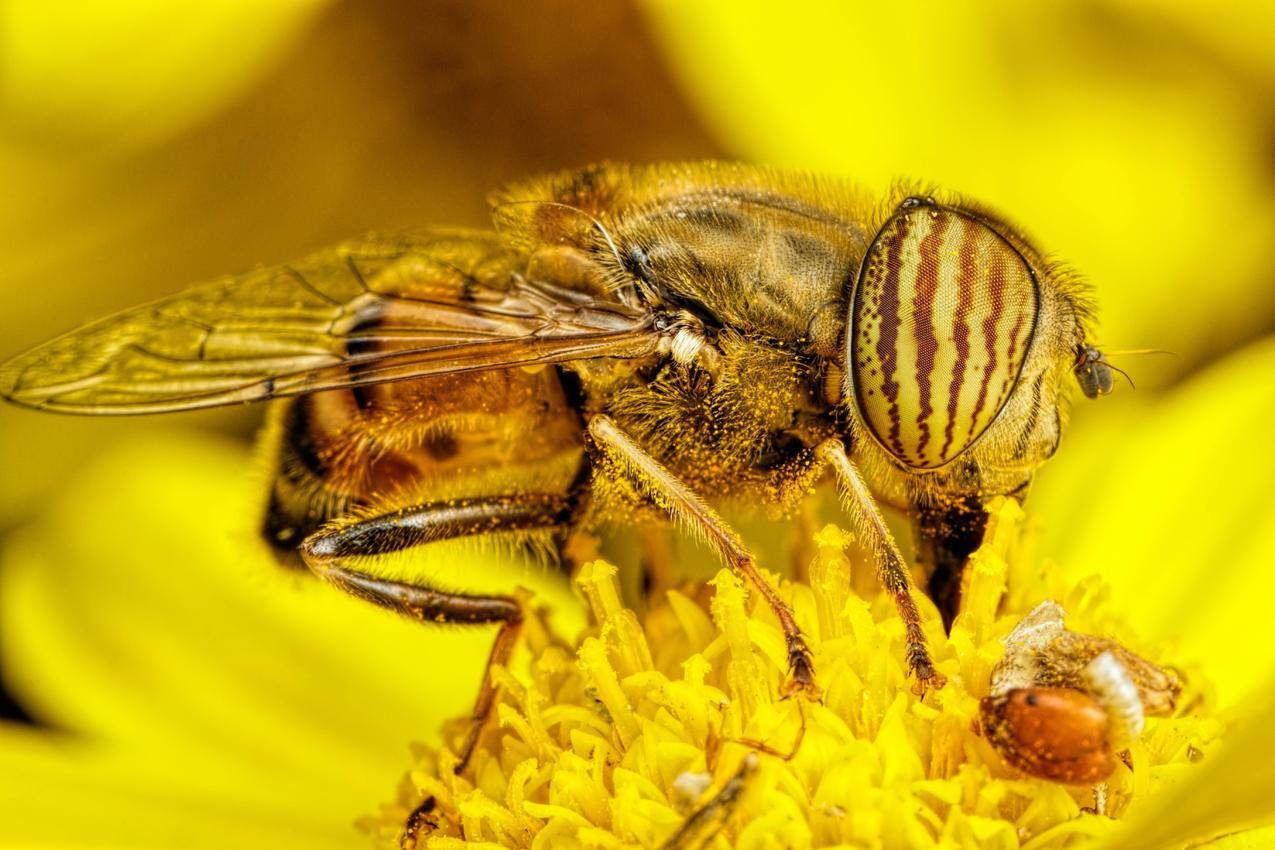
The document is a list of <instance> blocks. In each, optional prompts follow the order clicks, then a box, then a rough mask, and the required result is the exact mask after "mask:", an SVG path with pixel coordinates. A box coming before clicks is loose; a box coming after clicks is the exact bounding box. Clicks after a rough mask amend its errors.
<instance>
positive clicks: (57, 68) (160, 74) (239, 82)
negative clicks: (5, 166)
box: [0, 0, 325, 154]
mask: <svg viewBox="0 0 1275 850" xmlns="http://www.w3.org/2000/svg"><path fill="white" fill-rule="evenodd" d="M324 5H325V3H324V0H276V2H272V3H265V4H263V3H256V2H252V0H220V2H217V3H179V4H174V3H164V2H161V0H140V1H139V0H130V2H127V3H104V2H96V3H74V4H68V3H21V2H18V3H3V4H0V57H3V58H0V81H2V83H0V104H2V105H3V108H4V119H5V124H6V125H7V126H6V130H7V131H8V132H9V133H11V134H16V135H18V136H21V137H26V138H32V137H33V138H34V139H35V140H46V141H47V140H49V139H55V140H58V141H59V142H66V141H67V140H75V141H78V142H80V143H82V144H84V146H85V147H87V148H88V149H89V150H90V151H91V152H93V153H95V154H96V153H101V151H102V149H103V148H119V147H133V146H137V145H141V144H149V143H154V142H157V141H162V140H163V139H165V138H168V137H170V136H172V135H175V134H176V133H178V132H180V131H181V130H183V129H185V128H186V127H188V126H190V125H191V124H194V123H195V122H197V121H199V120H201V119H203V118H206V117H207V116H208V115H209V114H211V113H213V112H215V111H216V110H217V109H219V108H221V107H222V106H224V105H225V104H226V103H228V102H229V101H231V100H232V99H233V98H235V97H236V96H237V95H239V94H240V93H241V92H242V91H243V90H244V89H245V88H246V87H248V86H250V85H251V84H252V83H254V82H255V81H256V80H257V79H258V77H260V76H261V74H262V73H263V72H264V71H266V70H268V69H269V68H270V67H271V65H273V64H274V61H275V60H276V59H277V58H278V57H279V56H280V54H281V53H282V52H283V50H284V49H285V48H286V47H287V46H288V45H289V44H291V43H292V41H293V39H294V38H295V37H296V35H297V34H298V33H299V32H300V31H301V30H302V28H303V26H304V25H305V24H306V23H307V22H308V21H309V20H310V18H311V17H312V16H313V15H314V14H315V13H316V12H318V11H319V10H320V9H322V8H323V6H324Z"/></svg>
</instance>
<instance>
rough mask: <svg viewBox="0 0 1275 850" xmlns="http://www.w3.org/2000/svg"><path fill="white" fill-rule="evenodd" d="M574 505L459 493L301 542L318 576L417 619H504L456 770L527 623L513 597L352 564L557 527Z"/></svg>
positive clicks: (544, 498) (553, 499)
mask: <svg viewBox="0 0 1275 850" xmlns="http://www.w3.org/2000/svg"><path fill="white" fill-rule="evenodd" d="M571 510H572V504H571V500H570V499H569V498H568V497H566V496H553V495H540V494H530V495H516V496H495V497H477V498H468V499H457V500H454V501H450V502H437V503H432V504H424V505H415V506H412V507H407V508H403V509H401V510H396V511H393V512H391V513H386V514H383V515H381V516H376V517H370V518H368V519H363V520H359V521H357V522H353V523H350V524H348V525H337V526H326V527H324V528H322V529H320V530H319V531H317V532H315V533H314V534H312V535H310V536H309V537H307V538H306V539H305V541H304V542H303V543H302V545H301V549H300V552H301V557H302V558H303V559H304V561H305V563H306V565H307V566H309V568H310V569H311V570H312V571H313V572H314V573H315V574H316V575H318V576H319V577H320V578H322V579H323V580H325V581H327V582H328V583H330V584H332V585H334V586H336V587H338V588H340V589H341V590H344V591H345V592H346V593H349V594H351V595H352V596H357V597H359V598H360V599H365V600H367V601H368V602H371V603H373V604H374V605H379V606H380V607H382V608H387V609H389V610H391V611H395V612H397V613H399V614H402V615H404V616H407V617H410V618H412V619H413V620H417V621H419V622H428V623H454V624H465V625H481V624H488V623H491V624H499V625H500V630H499V631H498V632H497V633H496V640H495V642H494V643H493V645H492V649H491V655H490V657H489V658H488V660H487V669H486V671H485V672H484V674H483V683H482V686H481V687H480V689H479V691H478V698H477V700H476V701H475V703H474V711H473V723H472V725H471V727H470V731H469V734H468V735H467V736H466V739H465V743H464V745H463V746H462V748H461V751H460V754H459V756H460V761H459V763H458V764H457V766H456V771H457V772H458V773H459V772H460V771H462V770H464V769H465V766H466V765H467V764H468V763H469V759H470V757H471V756H472V755H473V752H474V748H475V747H476V746H477V744H478V740H479V737H480V736H481V734H482V730H483V727H484V725H485V724H486V721H487V718H488V717H489V716H490V715H491V711H492V708H493V707H494V706H495V704H496V697H497V696H498V693H497V688H496V687H495V685H494V683H493V682H492V677H491V668H492V667H493V666H503V665H504V664H506V663H507V662H508V660H509V655H510V653H511V652H512V651H513V647H514V644H515V642H516V640H517V637H518V631H519V629H520V627H521V626H522V610H521V609H520V608H519V606H518V603H517V601H516V600H515V599H514V598H513V597H512V596H503V595H502V596H490V595H476V594H465V593H455V592H450V591H443V590H439V589H437V588H433V587H430V586H429V585H427V584H424V583H415V582H407V581H397V580H391V579H383V578H378V577H376V576H373V575H369V574H368V573H365V572H361V571H359V570H356V569H354V568H352V567H351V566H349V562H350V561H352V560H355V559H360V558H368V557H375V556H377V555H386V554H390V553H392V552H401V551H403V550H405V549H411V548H414V547H416V546H421V545H425V544H427V543H434V542H437V541H440V540H447V539H452V538H456V537H466V536H471V535H476V534H492V533H498V532H507V531H528V530H534V529H544V528H559V527H561V526H563V525H565V524H566V523H567V522H568V521H569V519H570V515H571Z"/></svg>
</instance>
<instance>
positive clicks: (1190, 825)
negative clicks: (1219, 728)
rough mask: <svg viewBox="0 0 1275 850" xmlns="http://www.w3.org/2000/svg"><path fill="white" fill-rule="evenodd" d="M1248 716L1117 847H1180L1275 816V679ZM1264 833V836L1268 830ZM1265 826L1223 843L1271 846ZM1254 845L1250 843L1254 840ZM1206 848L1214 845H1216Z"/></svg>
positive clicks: (1138, 817) (1134, 822)
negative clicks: (1184, 843) (1190, 841)
mask: <svg viewBox="0 0 1275 850" xmlns="http://www.w3.org/2000/svg"><path fill="white" fill-rule="evenodd" d="M1247 708H1248V709H1249V713H1248V716H1246V717H1245V718H1244V719H1243V720H1241V721H1239V722H1237V724H1236V726H1235V728H1234V729H1232V730H1230V732H1229V733H1228V734H1227V736H1226V738H1225V739H1224V742H1223V744H1222V746H1221V747H1219V748H1218V749H1216V750H1214V751H1213V752H1211V753H1209V755H1208V756H1207V757H1206V758H1205V759H1204V761H1203V763H1202V764H1200V765H1197V766H1196V769H1195V770H1193V771H1191V773H1190V774H1188V778H1187V779H1186V781H1184V782H1182V783H1181V784H1179V785H1175V786H1172V787H1168V788H1166V789H1164V790H1163V791H1161V792H1160V793H1159V794H1157V795H1156V797H1155V798H1154V800H1153V801H1152V803H1151V804H1150V805H1147V806H1145V807H1143V808H1141V809H1139V810H1138V811H1137V813H1136V814H1135V815H1133V816H1131V817H1130V818H1129V820H1128V821H1126V822H1125V823H1123V824H1121V828H1120V829H1119V830H1117V831H1116V832H1114V833H1113V834H1112V836H1111V838H1110V839H1109V843H1105V844H1102V845H1101V846H1102V847H1104V848H1106V847H1111V848H1121V849H1122V850H1124V848H1128V850H1134V848H1144V847H1145V848H1160V847H1171V846H1172V847H1178V846H1181V845H1182V844H1183V842H1185V841H1187V840H1189V839H1196V840H1198V839H1204V838H1208V837H1209V836H1211V835H1218V834H1225V833H1233V832H1236V831H1237V830H1243V829H1249V828H1252V827H1255V826H1259V825H1262V824H1267V823H1270V822H1271V821H1272V820H1275V758H1272V757H1271V754H1272V753H1275V682H1272V683H1271V684H1269V685H1267V686H1266V687H1265V689H1264V690H1263V691H1262V692H1261V693H1259V694H1255V695H1253V696H1251V697H1250V705H1248V706H1247ZM1263 833H1264V834H1263ZM1272 839H1275V833H1272V832H1271V831H1270V830H1262V831H1261V832H1259V833H1258V834H1257V835H1250V836H1249V837H1248V839H1245V840H1241V839H1240V837H1239V836H1235V837H1233V838H1231V839H1227V840H1229V841H1234V842H1235V843H1234V844H1233V845H1228V844H1226V843H1225V842H1223V843H1222V844H1221V846H1222V847H1228V846H1233V847H1236V848H1239V847H1271V846H1275V843H1263V842H1272ZM1250 840H1251V842H1252V843H1245V842H1246V841H1250ZM1206 846H1208V847H1212V846H1213V844H1207V845H1206Z"/></svg>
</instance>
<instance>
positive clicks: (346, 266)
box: [0, 232, 660, 414]
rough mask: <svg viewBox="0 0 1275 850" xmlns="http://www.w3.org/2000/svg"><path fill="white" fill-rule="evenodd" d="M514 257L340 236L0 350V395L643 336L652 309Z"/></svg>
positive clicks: (227, 377)
mask: <svg viewBox="0 0 1275 850" xmlns="http://www.w3.org/2000/svg"><path fill="white" fill-rule="evenodd" d="M519 267H520V259H519V256H518V255H517V254H515V253H513V252H511V251H509V250H508V249H507V248H505V247H504V246H502V244H501V243H500V242H499V241H498V239H497V237H496V236H494V235H492V234H487V233H483V232H451V233H440V234H435V235H431V236H423V237H384V236H372V237H368V238H366V239H362V240H356V241H352V242H347V243H343V244H341V245H338V246H336V247H334V248H331V249H329V250H326V251H322V252H320V253H318V254H315V255H312V256H310V257H308V258H306V259H305V260H302V261H299V262H297V263H293V264H288V265H281V266H274V267H269V268H263V269H260V270H257V271H253V272H249V273H247V274H244V275H239V276H235V277H228V278H223V279H221V280H218V281H214V282H212V283H208V284H204V285H202V286H196V287H193V288H191V289H188V290H186V291H185V292H182V293H179V294H177V295H174V296H172V297H170V298H165V299H163V300H161V301H156V302H154V303H152V304H148V305H146V306H143V307H139V308H136V309H133V310H129V311H126V312H123V313H120V314H118V315H115V316H112V317H109V318H106V319H102V320H100V321H98V322H95V323H93V324H90V325H87V326H85V327H83V328H80V329H79V330H75V331H72V332H71V333H69V334H66V335H65V336H62V337H59V338H57V339H55V340H52V341H51V342H48V343H45V344H44V345H41V346H39V347H37V348H35V349H32V350H31V351H28V352H27V353H25V354H22V355H19V356H18V357H16V358H14V359H13V360H10V361H9V362H7V363H5V364H4V365H3V366H0V396H3V397H4V398H6V399H8V400H9V401H12V402H15V403H17V404H20V405H24V406H27V407H32V408H38V409H42V410H50V411H56V412H62V413H82V414H136V413H162V412H169V411H178V410H191V409H195V408H202V407H213V406H217V405H224V404H233V403H236V402H250V401H258V400H261V399H267V398H274V397H278V396H290V395H300V394H304V393H310V392H316V391H318V390H326V389H336V388H340V387H350V386H355V385H360V384H371V383H383V382H387V381H399V380H408V379H411V378H419V377H423V376H427V375H437V374H441V373H451V372H464V371H473V370H479V369H498V368H503V367H509V366H516V365H523V364H535V363H554V362H562V361H567V360H573V359H580V358H586V357H641V356H645V355H647V354H650V353H652V352H654V351H655V350H656V348H657V345H658V342H659V338H660V335H659V334H658V333H657V332H656V331H654V329H653V328H652V322H651V317H650V316H649V314H647V313H644V312H642V311H639V310H634V309H631V308H628V307H625V306H623V305H621V304H619V303H615V302H610V301H604V300H600V299H598V298H595V297H593V296H590V295H587V294H585V293H581V292H576V291H573V290H567V289H561V288H558V287H555V286H553V285H551V284H542V283H533V282H528V281H525V280H523V279H522V278H521V276H520V275H518V274H516V272H517V271H518V269H519Z"/></svg>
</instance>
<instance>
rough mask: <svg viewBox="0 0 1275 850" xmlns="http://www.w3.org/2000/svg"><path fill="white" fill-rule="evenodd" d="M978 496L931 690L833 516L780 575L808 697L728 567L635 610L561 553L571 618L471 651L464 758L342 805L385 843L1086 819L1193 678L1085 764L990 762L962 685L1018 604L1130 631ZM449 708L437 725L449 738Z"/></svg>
mask: <svg viewBox="0 0 1275 850" xmlns="http://www.w3.org/2000/svg"><path fill="white" fill-rule="evenodd" d="M991 514H992V519H991V522H990V523H989V526H988V530H987V534H986V536H985V539H984V542H983V545H982V547H981V548H980V549H979V550H978V551H977V552H975V553H974V555H973V556H972V557H971V560H970V563H969V566H968V567H967V570H966V575H965V578H964V583H963V584H964V587H963V597H962V598H963V602H962V607H961V612H960V614H959V615H958V617H957V619H956V621H955V623H954V624H953V627H952V631H951V634H950V635H948V636H945V635H944V634H943V630H942V626H941V624H940V622H939V619H938V616H937V613H936V612H935V611H934V610H933V608H932V607H930V606H929V604H928V603H927V602H925V601H922V606H923V612H924V613H926V615H927V636H928V638H929V639H930V641H931V645H932V646H933V647H935V658H936V662H937V665H938V668H939V669H940V671H941V672H942V673H943V674H944V675H945V676H946V677H947V682H948V683H947V686H946V687H944V688H943V689H942V690H938V691H930V692H929V693H927V694H926V695H925V696H924V697H923V698H920V697H917V696H916V695H914V694H913V693H912V688H911V686H910V683H909V682H908V680H907V671H906V665H905V661H904V658H905V655H904V650H905V635H904V630H903V626H902V623H901V622H900V621H899V619H898V618H897V616H896V614H895V610H894V607H893V605H892V604H891V602H890V600H889V599H888V598H887V597H884V596H881V595H879V594H878V593H876V592H875V590H871V589H870V588H871V587H872V586H873V583H872V581H871V579H872V570H871V569H870V566H869V565H867V564H856V566H855V568H854V569H853V570H852V568H851V561H850V558H849V557H848V556H847V554H846V548H847V545H848V544H849V543H850V535H848V534H846V533H845V532H842V531H840V530H839V529H837V528H835V527H833V526H829V527H827V528H825V529H824V530H823V531H822V532H820V533H819V534H818V535H816V538H815V543H816V546H817V555H816V557H815V558H814V561H813V562H812V564H811V565H810V568H809V579H808V582H797V581H791V582H790V581H783V582H780V587H781V592H782V593H783V595H784V596H785V598H787V599H788V600H789V601H790V602H791V604H792V606H793V608H794V610H795V611H796V615H797V618H798V621H799V622H800V624H801V626H802V628H803V630H804V631H805V634H806V636H807V638H808V639H809V642H810V645H811V648H812V650H813V651H814V655H815V664H816V671H817V676H818V679H819V684H820V685H821V686H822V688H823V699H822V701H821V702H818V703H812V702H808V701H806V700H804V699H800V698H794V699H783V698H781V696H780V685H781V683H782V681H783V678H784V675H785V672H786V669H787V668H786V663H787V653H786V650H785V644H784V638H783V633H782V632H781V630H780V629H779V627H778V625H777V623H776V622H775V621H774V619H773V616H772V614H771V613H770V609H769V608H768V607H767V606H766V605H765V604H764V603H762V602H760V601H759V600H756V599H753V598H750V595H749V594H748V593H747V592H746V591H745V589H744V587H743V586H742V585H741V583H740V582H739V580H738V579H737V578H736V577H735V576H734V575H732V574H731V573H729V572H727V571H722V572H720V573H719V574H718V575H717V577H716V578H715V579H713V580H712V582H710V583H709V586H701V587H690V588H688V589H685V590H683V591H677V590H673V591H669V592H668V593H667V594H665V595H664V596H663V597H662V598H659V599H653V600H652V603H651V606H650V608H649V610H647V611H646V613H645V614H644V615H642V616H639V615H638V614H637V613H635V612H634V611H633V610H631V609H629V608H627V607H625V606H624V604H623V603H622V602H621V599H620V595H619V590H618V586H617V583H616V570H615V568H614V567H612V566H611V565H609V564H606V563H604V562H601V561H595V562H593V563H590V564H588V565H586V566H585V567H584V568H583V569H582V570H581V571H580V574H579V575H578V576H577V582H578V584H579V585H580V587H581V588H582V590H583V592H584V596H585V598H586V599H587V601H588V605H589V607H590V609H591V611H592V614H593V622H594V626H593V628H592V629H591V630H590V631H589V632H588V633H587V634H586V636H585V637H583V638H582V639H581V641H580V642H579V643H578V645H575V646H570V645H567V644H566V643H564V642H562V641H560V640H558V639H556V638H555V637H554V636H553V635H552V633H551V631H550V630H549V629H548V628H546V626H545V623H544V620H543V619H542V618H541V617H540V616H539V615H533V616H531V617H529V618H528V628H527V629H525V631H524V634H525V635H526V638H525V639H526V642H527V645H528V648H529V649H530V650H531V658H532V660H531V661H530V662H529V663H528V664H527V665H526V669H525V671H522V672H521V673H520V674H519V675H514V674H513V673H512V672H510V671H508V670H502V669H497V670H495V671H493V672H494V675H495V677H496V681H497V683H498V684H499V685H500V687H501V689H502V695H501V701H500V704H499V706H498V708H497V710H496V713H495V716H494V717H493V719H492V721H491V722H490V723H489V725H488V728H487V729H486V730H485V732H484V734H483V737H482V739H481V741H480V743H479V746H478V748H477V750H476V751H475V754H474V756H473V758H472V760H471V762H470V764H469V765H468V766H467V768H466V769H465V771H464V772H463V773H462V774H460V775H456V774H455V773H454V772H453V768H454V766H455V764H456V755H455V753H454V750H453V749H450V748H448V747H447V746H442V747H427V748H421V750H420V752H419V753H418V763H417V765H416V766H415V767H414V769H413V770H412V771H411V772H410V773H409V774H408V776H407V778H406V779H405V781H404V782H403V783H402V786H401V788H400V794H399V797H398V799H397V800H396V801H395V802H393V803H390V804H387V805H385V806H383V807H382V811H381V812H380V813H379V814H378V815H376V816H374V817H369V818H367V819H366V820H365V821H364V823H363V826H364V828H365V829H367V830H369V831H371V832H372V833H373V834H374V835H376V836H377V837H378V838H380V839H382V840H383V842H384V844H385V845H386V846H389V847H417V846H420V847H426V846H429V847H435V848H445V847H461V846H464V844H465V843H467V842H472V843H477V842H487V843H488V845H487V846H490V845H497V846H501V847H519V848H522V847H526V848H531V847H559V846H562V847H599V848H610V847H621V846H625V847H627V846H640V847H662V846H664V847H676V848H692V847H737V848H754V847H756V848H761V847H769V846H782V847H823V846H831V845H838V844H841V845H852V846H886V847H917V848H924V847H936V846H940V845H942V846H945V847H953V846H955V847H962V848H965V847H968V848H982V847H1005V848H1015V847H1024V848H1027V847H1031V848H1044V847H1061V846H1067V845H1069V843H1070V842H1074V841H1075V840H1076V839H1077V838H1085V837H1096V836H1100V835H1103V834H1105V833H1106V832H1108V831H1109V830H1111V829H1112V828H1113V827H1114V826H1115V824H1116V821H1117V819H1119V818H1121V817H1123V816H1124V815H1126V814H1127V813H1128V812H1129V811H1131V810H1132V809H1134V808H1135V807H1137V806H1138V805H1140V804H1141V803H1142V802H1143V801H1144V800H1145V798H1147V797H1148V796H1150V795H1151V794H1152V793H1153V792H1154V790H1155V788H1156V787H1157V786H1158V785H1160V784H1161V783H1167V782H1172V781H1173V780H1174V779H1176V778H1179V776H1180V774H1181V772H1182V771H1184V770H1189V769H1190V763H1191V762H1193V761H1197V760H1198V759H1199V757H1200V756H1201V755H1202V754H1203V752H1204V751H1205V749H1206V748H1207V746H1208V745H1209V743H1210V742H1211V741H1212V740H1213V739H1214V738H1215V737H1216V736H1217V734H1218V731H1219V727H1218V724H1217V722H1216V721H1215V720H1213V719H1211V718H1210V717H1209V716H1208V714H1207V713H1206V712H1205V700H1204V698H1203V697H1202V693H1203V692H1204V691H1205V690H1206V689H1205V688H1203V687H1202V685H1201V683H1200V682H1199V680H1198V677H1195V676H1191V677H1187V679H1186V682H1185V688H1184V691H1183V693H1182V694H1181V698H1180V699H1179V700H1178V703H1177V705H1178V709H1177V710H1176V713H1175V714H1173V715H1172V716H1169V717H1164V718H1155V717H1148V718H1147V721H1146V726H1145V729H1144V730H1143V731H1142V732H1141V733H1140V735H1139V736H1138V737H1137V738H1136V739H1135V740H1133V741H1132V742H1131V743H1128V744H1127V749H1126V750H1122V751H1120V753H1119V754H1118V757H1117V758H1114V759H1113V760H1112V761H1113V763H1114V770H1112V772H1111V773H1110V775H1109V776H1107V777H1106V778H1105V780H1104V781H1102V782H1099V783H1097V784H1087V785H1063V784H1059V783H1056V782H1050V781H1047V780H1044V779H1037V778H1032V777H1030V776H1027V775H1026V774H1024V773H1020V772H1019V771H1018V770H1017V769H1015V768H1014V767H1011V766H1010V765H1009V764H1007V762H1006V760H1005V758H1004V757H1003V755H1002V753H1001V752H1000V751H998V750H997V749H996V747H994V746H993V745H992V744H991V743H990V742H989V739H988V737H987V736H986V735H985V733H984V731H983V728H982V725H981V723H980V722H979V701H980V699H982V698H983V697H986V696H987V695H988V689H989V682H990V681H991V679H992V676H993V671H994V669H995V668H996V666H997V664H998V662H999V660H1000V659H1001V657H1002V654H1003V653H1004V651H1005V647H1004V644H1003V643H1002V640H1003V639H1004V638H1005V637H1006V635H1008V634H1009V633H1010V632H1011V630H1012V629H1013V628H1014V626H1015V625H1016V624H1017V623H1018V622H1019V621H1020V620H1021V619H1022V618H1023V616H1024V615H1026V614H1027V613H1028V612H1030V611H1031V610H1032V609H1033V608H1034V607H1035V606H1036V605H1037V603H1039V602H1040V601H1041V600H1043V599H1056V600H1058V601H1059V602H1060V603H1061V604H1062V606H1063V607H1064V608H1065V609H1066V610H1067V612H1068V628H1070V629H1073V630H1076V631H1085V632H1093V633H1100V634H1116V635H1119V636H1120V639H1121V640H1122V641H1127V640H1128V639H1129V635H1127V634H1126V633H1125V630H1123V629H1122V628H1121V626H1120V625H1119V624H1118V623H1113V622H1112V620H1111V619H1110V615H1109V614H1108V613H1107V612H1106V611H1105V610H1104V601H1105V594H1104V592H1103V587H1102V585H1101V583H1100V582H1099V581H1098V580H1097V579H1096V578H1091V579H1086V580H1083V581H1081V582H1078V583H1075V584H1073V585H1071V586H1068V585H1067V584H1066V583H1065V582H1064V581H1063V579H1062V577H1061V576H1060V575H1058V573H1057V571H1055V570H1052V569H1049V568H1046V569H1044V570H1041V569H1040V568H1038V567H1036V566H1035V565H1032V564H1029V563H1027V562H1026V559H1025V558H1024V557H1022V556H1021V555H1020V553H1019V549H1020V546H1019V540H1020V526H1021V523H1022V517H1023V514H1022V511H1021V510H1020V509H1019V507H1018V505H1017V504H1016V503H1014V502H1013V501H1009V500H1004V501H1001V502H999V503H997V504H995V505H993V509H992V512H991ZM860 573H862V576H861V575H859V574H860ZM1145 654H1146V655H1147V656H1148V657H1155V656H1154V653H1145ZM1158 660H1160V661H1164V660H1165V659H1158ZM1033 705H1034V704H1033ZM466 723H467V721H457V723H456V725H455V728H453V729H451V730H449V733H448V734H447V735H445V737H447V738H448V739H449V740H451V742H452V743H453V744H454V745H455V746H459V742H460V741H461V740H463V738H464V734H465V731H466V726H465V724H466ZM1037 731H1039V730H1037ZM1047 731H1048V730H1046V733H1047Z"/></svg>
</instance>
